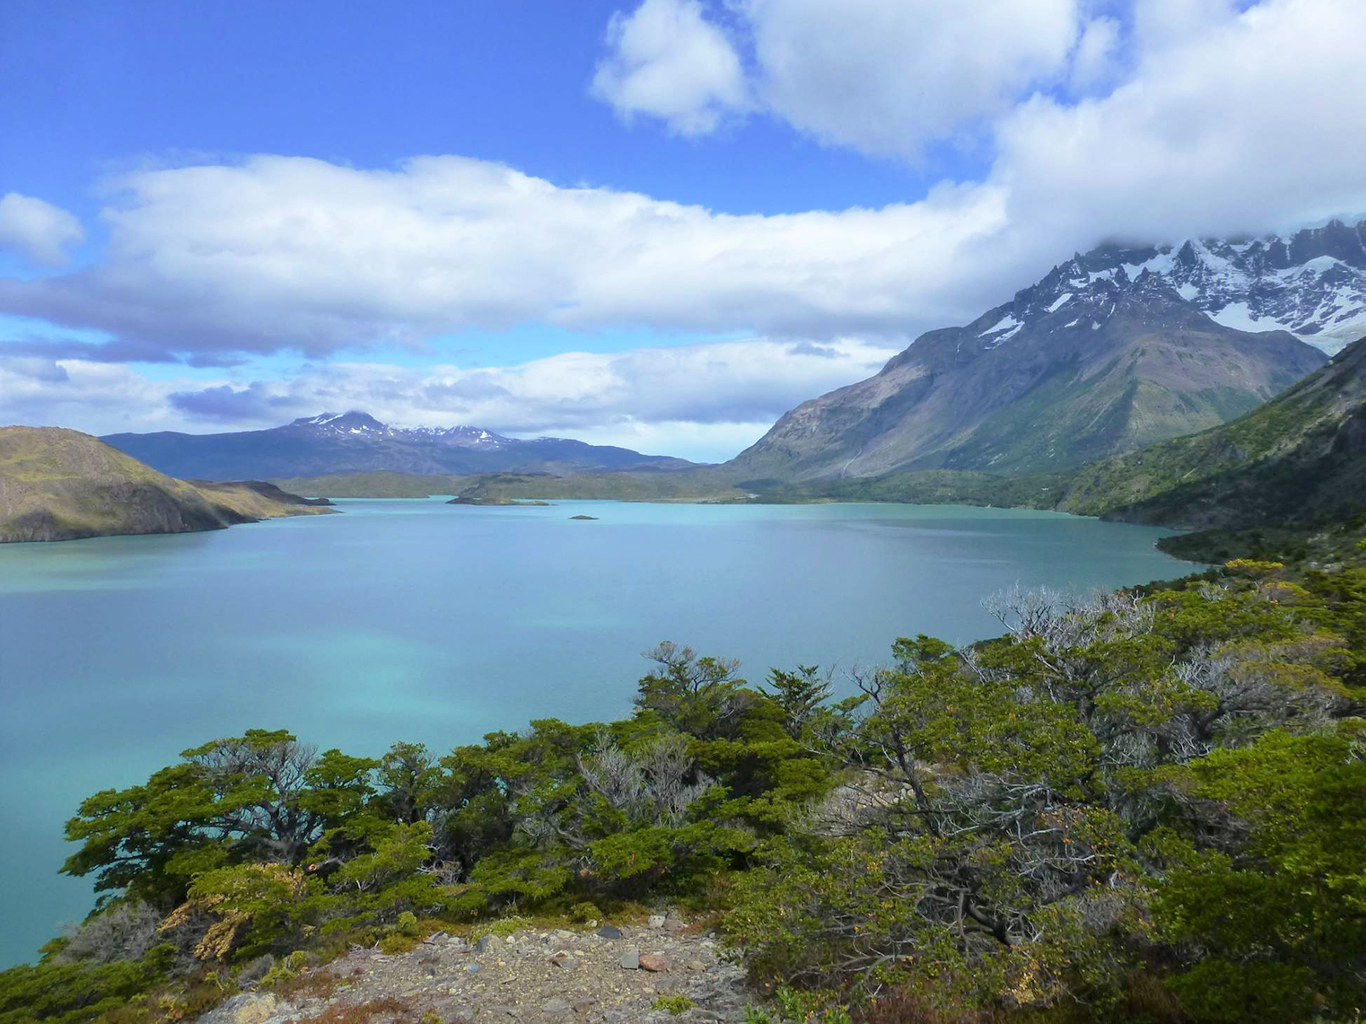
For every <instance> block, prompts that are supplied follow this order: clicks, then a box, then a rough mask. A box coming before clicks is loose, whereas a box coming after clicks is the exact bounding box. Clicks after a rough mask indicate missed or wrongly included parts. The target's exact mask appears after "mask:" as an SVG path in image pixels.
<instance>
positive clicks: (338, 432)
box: [289, 411, 522, 451]
mask: <svg viewBox="0 0 1366 1024" xmlns="http://www.w3.org/2000/svg"><path fill="white" fill-rule="evenodd" d="M289 426H290V427H297V428H300V429H307V430H309V431H311V432H312V433H314V434H316V435H318V436H320V437H326V436H333V437H343V436H351V437H356V436H359V437H376V438H378V437H391V438H400V439H407V440H411V441H439V442H441V443H442V444H448V445H454V446H457V447H460V448H479V449H482V450H485V451H492V450H496V449H498V448H504V447H507V446H508V445H516V444H519V443H522V442H519V441H518V440H517V439H516V438H511V437H504V436H503V435H501V434H495V433H493V432H492V431H489V430H484V429H482V428H480V427H466V426H454V427H391V426H389V425H388V424H387V423H381V422H380V421H379V420H377V419H375V418H374V417H373V416H371V415H370V414H369V413H365V412H355V411H352V412H343V413H337V412H324V413H319V414H318V415H317V416H304V417H300V418H299V419H297V420H295V421H294V422H293V423H290V424H289Z"/></svg>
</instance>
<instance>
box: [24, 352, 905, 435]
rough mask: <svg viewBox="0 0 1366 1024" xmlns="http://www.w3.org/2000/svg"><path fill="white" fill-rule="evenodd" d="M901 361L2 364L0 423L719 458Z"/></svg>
mask: <svg viewBox="0 0 1366 1024" xmlns="http://www.w3.org/2000/svg"><path fill="white" fill-rule="evenodd" d="M0 351H2V350H0ZM896 351H897V348H896V347H895V346H889V345H887V344H885V343H881V342H877V341H875V340H873V341H870V340H866V339H857V338H839V339H835V340H833V341H830V342H826V343H821V344H813V343H811V342H797V341H790V340H782V339H765V338H757V339H750V340H745V341H728V342H714V343H704V344H696V345H682V346H676V347H671V348H642V349H635V350H633V351H630V352H625V353H619V354H599V353H585V352H570V353H564V354H561V355H557V356H552V357H549V358H546V359H538V360H533V361H531V362H527V363H523V364H519V365H515V366H506V367H495V368H487V369H459V368H456V367H449V366H435V367H430V368H426V369H420V370H418V369H412V368H409V367H400V366H393V365H387V364H381V363H359V362H334V363H326V364H319V365H317V366H315V367H313V368H311V369H309V370H306V371H305V372H302V373H298V374H294V375H291V376H290V377H288V378H283V379H282V378H264V379H260V380H255V381H245V380H240V379H237V378H236V377H233V376H228V377H221V378H216V379H209V380H204V379H199V380H191V379H188V378H178V379H172V380H148V379H146V378H144V377H142V376H141V375H139V374H137V373H135V372H134V371H132V370H130V369H129V368H127V367H124V366H117V365H110V364H105V363H94V362H89V361H85V360H79V359H60V360H56V361H51V360H47V361H45V360H41V359H38V358H35V357H30V356H25V357H22V358H17V359H16V358H11V359H5V358H3V357H0V394H3V395H4V396H5V397H4V399H3V400H2V401H0V420H5V419H6V417H9V418H15V417H17V418H18V419H19V420H21V421H26V422H33V423H36V422H47V423H61V424H63V425H66V426H72V427H76V428H77V429H82V430H86V431H88V432H92V433H109V432H113V431H117V430H168V429H171V430H174V429H189V430H191V431H194V432H203V431H206V430H242V429H250V428H254V427H270V426H277V425H279V424H280V423H283V422H287V421H289V420H290V419H293V418H295V417H297V416H304V415H312V414H314V413H317V412H322V411H324V410H329V409H331V410H342V409H353V408H354V409H363V410H365V411H367V412H370V413H371V414H373V415H375V416H378V417H379V418H380V419H381V420H384V421H385V422H388V423H392V424H395V425H408V426H420V425H425V426H451V425H454V424H457V423H464V424H469V425H474V426H481V427H485V428H488V429H492V430H496V431H498V432H500V433H507V434H512V435H517V436H538V435H543V434H544V435H553V436H569V437H576V438H579V439H580V440H586V441H590V442H592V443H596V444H618V445H622V446H624V447H629V448H635V449H637V450H644V451H648V452H652V453H663V454H671V455H681V456H684V457H690V458H694V459H698V460H703V461H717V460H722V459H727V458H729V457H730V456H732V455H734V454H735V453H736V452H738V451H739V450H740V449H742V448H744V447H745V446H747V445H749V444H751V443H753V442H754V441H755V440H757V439H758V438H759V436H760V435H762V434H763V433H764V431H765V430H767V429H768V428H769V426H771V425H772V423H773V421H774V420H775V419H776V418H777V417H778V416H779V415H781V414H782V413H783V412H784V411H785V410H786V409H787V408H788V407H790V406H792V405H795V404H796V403H798V402H800V401H802V400H804V399H806V398H809V397H810V396H811V395H813V394H818V393H820V392H823V391H828V390H830V389H831V388H833V387H838V386H840V385H841V384H845V383H847V382H849V381H851V380H857V379H859V378H861V377H866V376H868V375H869V374H871V373H873V372H876V370H877V369H878V368H879V367H881V365H882V364H883V363H884V362H885V361H886V360H887V359H889V358H891V357H892V356H893V355H895V354H896Z"/></svg>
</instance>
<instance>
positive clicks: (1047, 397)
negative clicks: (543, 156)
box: [724, 221, 1366, 486]
mask: <svg viewBox="0 0 1366 1024" xmlns="http://www.w3.org/2000/svg"><path fill="white" fill-rule="evenodd" d="M1362 333H1366V221H1362V222H1361V223H1359V224H1357V225H1356V226H1354V227H1349V226H1347V225H1344V224H1342V223H1340V222H1338V221H1332V222H1330V223H1329V224H1327V225H1326V226H1324V227H1321V228H1317V229H1312V230H1304V231H1300V232H1297V233H1296V234H1294V235H1290V236H1286V237H1266V238H1258V239H1240V240H1218V239H1204V240H1200V241H1187V242H1185V243H1182V244H1180V245H1177V246H1160V247H1126V246H1121V245H1113V244H1112V245H1102V246H1100V247H1098V248H1096V249H1093V250H1092V251H1091V252H1089V253H1086V254H1084V255H1082V254H1077V255H1075V256H1074V257H1073V258H1072V259H1071V260H1068V261H1067V262H1066V263H1063V264H1060V265H1059V266H1056V267H1054V268H1053V270H1052V271H1051V272H1050V273H1049V274H1048V275H1046V276H1045V277H1044V278H1043V279H1042V280H1040V281H1039V282H1038V283H1037V284H1035V285H1033V286H1032V287H1029V288H1026V289H1023V290H1022V291H1020V292H1017V293H1016V295H1015V297H1014V298H1013V299H1012V300H1011V301H1010V302H1007V303H1004V304H1002V305H1000V306H997V307H995V308H994V309H990V310H988V311H987V312H986V313H984V314H982V315H981V316H980V317H978V318H977V319H976V320H974V321H973V322H972V323H970V324H968V325H966V326H965V327H951V328H945V329H941V330H935V331H930V332H928V333H926V334H923V335H921V336H920V337H919V338H917V339H916V340H915V342H914V343H913V344H912V345H911V346H910V347H909V348H907V349H906V350H905V351H904V352H902V353H901V354H900V355H898V356H896V357H894V358H893V359H892V360H890V361H889V362H888V363H887V365H886V366H885V367H883V369H882V370H881V372H879V373H878V374H877V375H876V376H874V377H871V378H869V379H868V380H865V381H861V382H860V383H857V384H853V385H850V386H848V387H844V388H840V389H839V390H837V391H833V392H830V393H829V394H827V395H823V396H821V397H820V398H816V399H813V400H811V401H808V402H805V403H803V404H802V405H800V406H798V407H797V408H795V409H793V410H792V411H790V412H788V413H787V414H785V415H784V416H783V417H782V418H781V419H780V420H779V421H778V422H777V423H776V424H775V425H774V427H773V428H772V429H771V430H770V431H769V432H768V433H767V434H765V435H764V437H763V438H761V439H760V440H759V441H758V442H757V443H756V444H754V445H753V446H751V447H750V448H748V449H746V450H745V451H744V452H742V453H741V454H740V455H739V456H737V457H736V458H735V459H734V460H732V461H731V462H729V463H727V464H726V466H725V467H724V468H725V470H726V471H727V473H728V475H730V476H731V477H733V478H734V479H736V480H743V481H749V482H751V483H752V484H753V485H754V486H761V485H763V484H764V483H767V482H774V481H777V482H800V481H807V480H818V479H827V478H847V477H877V476H883V475H887V474H891V473H900V472H910V471H917V470H928V469H954V470H979V471H984V472H990V473H997V474H1005V475H1019V474H1025V473H1033V472H1045V471H1053V470H1062V469H1068V468H1071V467H1075V466H1079V465H1082V464H1084V463H1086V462H1089V461H1093V460H1095V459H1100V458H1104V457H1106V456H1109V455H1112V454H1116V453H1119V452H1124V451H1132V450H1135V449H1137V448H1141V447H1143V446H1144V445H1147V444H1151V443H1154V442H1156V441H1161V440H1164V439H1166V438H1170V437H1176V436H1179V435H1182V434H1188V433H1192V432H1196V431H1200V430H1204V429H1208V428H1210V427H1214V426H1217V425H1218V424H1220V423H1223V422H1226V421H1228V420H1231V419H1234V418H1236V417H1237V416H1239V415H1242V414H1243V413H1245V412H1247V411H1249V410H1251V409H1253V408H1255V407H1256V406H1258V405H1260V404H1261V403H1263V402H1265V401H1267V400H1268V399H1270V398H1271V397H1272V396H1274V395H1275V394H1276V393H1278V392H1279V391H1281V390H1283V389H1284V388H1286V387H1288V386H1289V385H1290V384H1292V383H1294V382H1295V381H1296V380H1298V379H1299V378H1301V377H1303V376H1304V375H1305V374H1307V373H1309V372H1310V371H1312V370H1314V369H1316V368H1317V367H1319V366H1321V365H1322V364H1323V363H1324V362H1325V361H1326V358H1327V354H1329V353H1331V352H1335V351H1337V350H1339V349H1340V348H1341V347H1342V346H1343V345H1344V344H1346V343H1347V341H1349V340H1351V339H1353V338H1355V337H1357V336H1359V335H1361V334H1362ZM1311 343H1312V344H1311Z"/></svg>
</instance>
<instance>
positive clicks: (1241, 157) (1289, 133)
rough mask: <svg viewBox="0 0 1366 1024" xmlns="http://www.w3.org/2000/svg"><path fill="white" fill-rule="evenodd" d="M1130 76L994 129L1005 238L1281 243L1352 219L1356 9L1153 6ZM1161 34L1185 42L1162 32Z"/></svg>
mask: <svg viewBox="0 0 1366 1024" xmlns="http://www.w3.org/2000/svg"><path fill="white" fill-rule="evenodd" d="M1152 7H1153V8H1154V9H1158V8H1160V9H1163V10H1165V11H1166V14H1167V20H1165V21H1164V20H1162V19H1160V18H1158V17H1157V16H1156V15H1155V14H1154V12H1153V11H1152V10H1148V9H1147V7H1146V6H1145V5H1139V8H1140V10H1143V11H1145V12H1146V13H1145V20H1142V21H1140V22H1139V23H1138V24H1137V26H1136V31H1137V32H1138V33H1139V34H1141V35H1143V36H1145V38H1147V40H1148V43H1147V46H1146V48H1145V49H1144V50H1143V51H1142V52H1141V53H1140V54H1139V56H1138V60H1137V64H1136V67H1135V70H1134V73H1133V76H1132V78H1131V79H1129V80H1128V81H1126V82H1124V83H1123V84H1121V85H1119V86H1118V87H1117V88H1116V89H1115V90H1114V91H1113V92H1111V93H1110V94H1109V95H1108V96H1104V97H1100V98H1095V99H1087V100H1083V101H1081V102H1079V103H1075V104H1069V103H1066V102H1063V101H1060V100H1058V99H1056V98H1053V97H1045V96H1042V95H1040V96H1035V97H1033V98H1032V99H1031V100H1030V101H1029V102H1027V103H1025V104H1022V105H1021V106H1020V107H1018V108H1017V109H1016V110H1014V111H1012V112H1011V113H1010V114H1009V115H1008V116H1006V117H1004V118H1002V119H1001V121H1000V122H999V124H998V127H997V133H998V144H999V147H1000V153H999V156H998V158H997V161H996V165H995V168H994V170H993V172H992V176H991V180H992V181H994V182H995V183H996V184H997V185H998V186H1000V187H1001V188H1002V189H1004V190H1005V191H1006V192H1007V193H1008V195H1009V200H1008V204H1007V205H1008V211H1009V214H1008V216H1009V220H1010V222H1011V224H1012V225H1013V230H1016V231H1022V230H1043V231H1045V232H1046V233H1048V234H1049V235H1051V236H1053V237H1061V238H1077V237H1081V236H1082V234H1083V233H1084V232H1087V231H1089V232H1091V233H1092V234H1095V235H1119V236H1123V237H1129V238H1138V239H1180V238H1183V237H1186V236H1188V235H1202V234H1226V233H1233V232H1239V231H1261V230H1268V229H1279V230H1283V229H1290V228H1294V227H1298V226H1302V225H1303V224H1305V223H1310V222H1314V221H1318V220H1320V219H1322V218H1323V217H1326V216H1331V215H1334V214H1341V213H1344V212H1353V211H1359V210H1363V209H1366V133H1363V132H1362V130H1361V126H1362V125H1363V124H1366V62H1363V61H1362V60H1360V52H1359V51H1360V42H1361V40H1362V39H1366V4H1363V3H1360V2H1358V0H1266V2H1263V3H1261V4H1258V5H1256V6H1253V7H1251V8H1249V9H1247V10H1246V11H1242V12H1236V11H1234V10H1232V9H1230V6H1229V5H1228V4H1227V3H1223V2H1222V0H1154V3H1153V5H1152ZM1172 24H1180V25H1186V26H1194V28H1195V29H1198V31H1196V30H1192V31H1187V32H1172V31H1171V26H1172Z"/></svg>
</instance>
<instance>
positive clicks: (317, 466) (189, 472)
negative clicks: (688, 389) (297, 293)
mask: <svg viewBox="0 0 1366 1024" xmlns="http://www.w3.org/2000/svg"><path fill="white" fill-rule="evenodd" d="M102 440H103V441H105V442H107V443H108V444H111V445H113V446H114V447H115V448H117V449H119V450H120V451H123V452H127V453H128V454H129V455H131V456H133V457H134V458H135V459H138V460H140V461H141V462H145V463H146V464H147V465H149V466H151V467H153V468H154V469H158V470H160V471H161V472H163V473H168V474H170V475H172V476H179V477H185V478H190V479H203V480H238V479H248V478H250V479H280V478H284V477H313V476H322V475H327V474H338V473H369V472H376V471H385V472H392V473H415V474H456V475H473V474H480V473H500V472H521V473H526V472H594V471H603V470H620V469H631V470H654V471H668V470H676V469H686V468H690V467H692V466H693V465H694V463H691V462H687V461H685V460H683V459H674V458H670V457H668V456H662V455H642V454H640V453H639V452H633V451H631V450H629V449H627V448H614V447H610V446H607V445H592V444H586V443H584V442H583V441H573V440H569V439H567V438H560V437H538V438H535V439H534V440H520V439H517V438H512V437H503V436H501V435H499V434H495V433H492V432H491V431H488V430H481V429H479V428H478V427H463V426H460V427H417V428H399V427H391V426H388V425H386V424H384V423H381V422H380V421H379V420H377V419H375V418H374V417H373V416H370V415H368V414H366V413H363V412H354V411H353V412H347V413H323V414H321V415H319V416H309V417H304V418H301V419H297V420H295V421H294V422H293V423H289V424H286V425H285V426H282V427H273V428H271V429H269V430H247V431H238V432H233V433H223V434H181V433H175V432H172V431H163V432H160V433H154V434H110V435H108V436H106V437H104V438H102Z"/></svg>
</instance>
